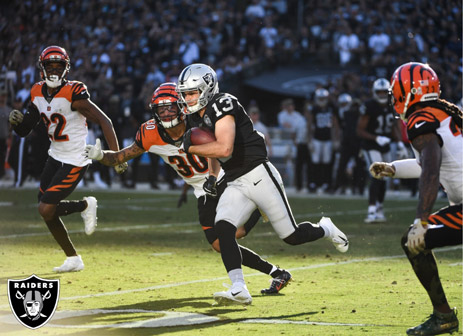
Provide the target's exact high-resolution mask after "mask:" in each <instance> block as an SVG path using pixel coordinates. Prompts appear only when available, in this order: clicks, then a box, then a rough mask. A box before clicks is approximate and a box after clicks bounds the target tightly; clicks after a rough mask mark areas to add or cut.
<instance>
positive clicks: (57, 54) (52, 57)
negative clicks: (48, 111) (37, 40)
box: [38, 46, 71, 88]
mask: <svg viewBox="0 0 463 336" xmlns="http://www.w3.org/2000/svg"><path fill="white" fill-rule="evenodd" d="M53 62H59V63H62V64H63V66H64V70H63V72H62V73H61V75H60V76H58V75H52V74H47V70H46V65H47V64H48V63H53ZM38 63H39V69H40V76H41V77H42V79H43V80H44V81H45V82H46V83H47V85H48V86H49V87H52V88H56V87H58V86H60V85H61V84H62V83H63V80H64V79H65V78H66V76H67V74H68V72H69V69H70V68H71V60H70V59H69V55H68V53H67V52H66V50H64V48H61V47H59V46H50V47H47V48H45V49H44V50H43V51H42V53H41V54H40V56H39V62H38Z"/></svg>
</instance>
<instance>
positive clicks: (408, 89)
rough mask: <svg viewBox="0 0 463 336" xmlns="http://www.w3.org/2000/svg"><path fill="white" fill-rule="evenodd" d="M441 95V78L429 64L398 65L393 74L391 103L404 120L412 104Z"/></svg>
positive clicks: (390, 91) (390, 94)
mask: <svg viewBox="0 0 463 336" xmlns="http://www.w3.org/2000/svg"><path fill="white" fill-rule="evenodd" d="M439 96H440V81H439V78H438V77H437V75H436V73H435V72H434V70H433V69H432V68H431V67H430V66H429V65H428V64H423V63H417V62H410V63H406V64H403V65H401V66H400V67H398V68H397V69H396V71H395V72H394V74H393V75H392V78H391V86H390V88H389V103H390V104H391V106H393V108H394V110H395V112H397V113H398V114H399V115H400V117H401V118H402V119H403V120H405V119H406V114H407V110H408V109H409V108H410V106H413V105H414V104H416V103H419V102H425V101H430V100H436V99H438V98H439Z"/></svg>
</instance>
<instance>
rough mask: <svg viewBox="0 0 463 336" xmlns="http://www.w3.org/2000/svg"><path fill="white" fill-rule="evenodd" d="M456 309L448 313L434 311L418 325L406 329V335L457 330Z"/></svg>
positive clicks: (433, 333)
mask: <svg viewBox="0 0 463 336" xmlns="http://www.w3.org/2000/svg"><path fill="white" fill-rule="evenodd" d="M456 311H457V310H456V309H455V308H453V311H452V312H451V313H448V314H443V313H439V312H437V311H434V313H433V314H431V316H429V319H428V320H427V321H425V322H423V323H422V324H420V325H419V326H416V327H413V328H410V329H407V335H440V334H446V333H453V332H455V331H458V318H457V314H456Z"/></svg>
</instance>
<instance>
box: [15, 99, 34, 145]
mask: <svg viewBox="0 0 463 336" xmlns="http://www.w3.org/2000/svg"><path fill="white" fill-rule="evenodd" d="M39 121H40V113H39V110H38V109H37V107H36V106H35V105H34V104H32V103H29V106H28V107H27V111H26V113H25V114H24V119H23V122H22V123H20V124H19V125H16V126H13V129H14V131H15V132H16V134H18V135H19V136H20V137H25V136H27V135H28V134H29V133H30V132H31V131H32V130H33V129H34V128H35V126H37V124H38V123H39Z"/></svg>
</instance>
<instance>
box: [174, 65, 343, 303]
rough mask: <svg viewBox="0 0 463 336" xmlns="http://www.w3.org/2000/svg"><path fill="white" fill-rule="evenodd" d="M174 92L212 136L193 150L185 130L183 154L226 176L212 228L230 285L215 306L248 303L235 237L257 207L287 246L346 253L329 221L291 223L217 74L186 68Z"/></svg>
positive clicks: (268, 167) (261, 145)
mask: <svg viewBox="0 0 463 336" xmlns="http://www.w3.org/2000/svg"><path fill="white" fill-rule="evenodd" d="M177 91H178V93H179V102H180V104H181V106H182V108H183V111H184V113H185V114H186V115H187V123H188V126H189V127H197V126H202V127H206V128H209V129H210V130H212V131H213V132H214V134H215V137H216V140H215V141H213V142H210V143H207V144H203V145H192V143H191V138H190V134H191V133H190V131H187V132H186V133H185V135H184V137H183V144H182V146H183V149H184V150H185V152H187V153H191V154H197V155H200V156H203V157H208V158H209V160H210V162H211V164H210V166H209V167H211V168H212V172H211V173H212V175H214V170H217V167H218V166H217V164H218V163H220V165H221V166H222V168H223V170H224V171H225V177H224V178H225V182H226V183H227V187H226V188H225V190H224V192H223V194H222V196H221V198H220V200H219V203H218V205H217V214H216V217H215V227H216V231H217V235H218V237H219V242H220V250H221V255H222V260H223V263H224V265H225V268H226V270H227V272H228V275H229V277H230V280H231V282H232V286H231V288H230V289H229V290H227V291H224V292H217V293H215V294H214V299H215V300H216V301H217V302H218V303H219V304H222V303H223V304H236V303H238V304H250V303H251V302H252V297H251V295H250V294H249V291H248V289H247V287H246V284H245V282H244V277H243V271H242V269H241V254H240V250H239V247H238V244H237V242H236V239H235V233H236V230H237V228H238V227H240V226H241V225H243V223H244V221H245V220H246V219H247V218H249V215H250V214H251V213H252V212H253V211H254V210H255V209H256V208H257V207H258V208H259V209H260V210H261V211H263V212H264V213H265V214H266V215H267V217H268V219H269V220H270V222H271V223H272V226H273V228H274V230H275V231H276V233H277V234H278V236H279V237H280V238H281V239H283V240H284V241H285V242H286V243H288V244H291V245H299V244H302V243H306V242H309V241H314V240H317V239H320V238H322V237H326V238H327V239H328V240H330V241H331V242H332V243H333V244H334V246H335V247H336V248H337V249H338V250H339V251H340V252H346V251H347V249H348V248H349V242H348V240H347V237H346V235H345V234H344V233H342V232H341V231H340V230H339V229H338V228H337V227H336V226H335V225H334V224H333V223H332V222H331V220H330V219H329V218H324V217H323V218H322V219H321V220H320V222H319V225H314V224H312V223H310V222H303V223H300V224H296V221H295V220H294V217H293V214H292V212H291V208H290V206H289V204H288V200H287V198H286V194H285V190H284V186H283V182H282V179H281V176H280V174H279V173H278V171H277V170H276V168H275V167H274V166H273V165H272V164H271V163H270V162H269V161H268V158H267V150H266V148H265V142H264V138H263V137H262V136H261V135H260V134H259V133H258V132H256V131H255V130H254V127H253V125H252V122H251V120H250V118H249V116H248V114H247V113H246V111H245V110H244V108H243V106H242V105H241V104H240V103H239V101H238V99H236V98H235V97H234V96H232V95H230V94H228V93H219V87H218V83H217V75H216V73H215V71H214V70H213V69H212V68H211V67H209V66H208V65H205V64H191V65H189V66H187V67H186V68H185V69H183V71H182V72H181V74H180V76H179V77H178V84H177Z"/></svg>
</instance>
